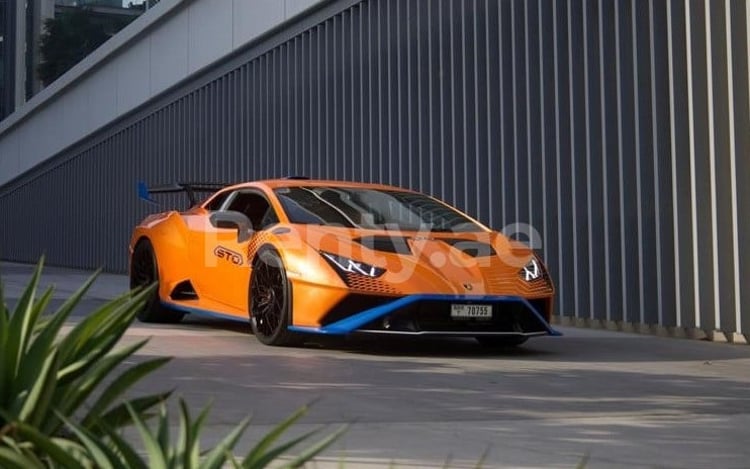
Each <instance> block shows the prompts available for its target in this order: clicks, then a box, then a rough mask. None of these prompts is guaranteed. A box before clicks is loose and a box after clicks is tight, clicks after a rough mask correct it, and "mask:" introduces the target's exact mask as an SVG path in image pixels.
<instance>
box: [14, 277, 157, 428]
mask: <svg viewBox="0 0 750 469" xmlns="http://www.w3.org/2000/svg"><path fill="white" fill-rule="evenodd" d="M41 271H42V262H39V264H38V265H37V267H36V269H35V270H34V273H33V275H32V277H31V281H30V283H29V284H28V286H27V287H26V289H25V291H24V292H23V294H22V295H21V298H20V299H19V300H18V303H17V304H16V306H15V309H14V311H13V312H11V311H10V310H9V309H8V308H7V306H5V301H4V297H3V292H2V288H0V305H1V306H0V351H1V352H2V353H0V434H3V435H8V434H11V435H17V434H18V432H19V431H20V430H21V429H22V428H23V426H22V425H21V424H25V425H28V426H30V427H33V428H34V429H36V431H38V432H39V433H41V434H44V435H47V436H50V437H52V436H56V435H58V434H59V433H60V430H61V428H62V426H63V423H64V419H66V418H71V417H72V416H73V415H76V414H80V415H82V419H81V421H82V424H83V425H84V426H85V427H87V428H90V429H91V431H92V432H94V433H95V434H101V432H102V431H101V429H100V428H99V424H100V423H103V424H106V425H107V426H108V427H111V428H120V427H122V426H123V425H126V424H128V423H130V421H131V416H130V413H129V412H128V406H131V407H132V408H134V409H137V410H138V411H139V412H146V411H148V409H150V408H152V407H154V406H155V405H157V404H158V403H160V402H161V401H163V400H164V399H166V398H167V397H168V396H169V392H165V393H159V394H152V395H147V396H140V397H136V398H132V399H130V400H127V401H124V402H119V400H120V398H122V396H123V395H124V394H125V392H126V391H128V390H129V389H130V388H131V387H132V386H133V385H134V384H135V383H136V382H138V381H139V380H140V379H141V378H142V377H143V376H145V375H146V374H148V373H150V372H151V371H154V370H156V369H158V368H159V367H160V366H162V365H164V364H165V363H167V362H168V361H169V359H168V358H154V359H150V360H146V361H143V362H140V363H138V364H137V365H133V366H130V367H128V368H126V369H125V370H124V371H119V370H116V368H117V367H118V366H119V365H122V364H123V362H124V361H125V360H127V359H128V358H129V357H131V356H132V355H133V354H134V353H135V352H137V351H138V350H139V349H140V348H141V347H143V346H144V345H145V344H146V341H145V340H143V341H140V342H137V343H135V344H132V345H128V346H124V347H119V348H115V347H116V345H117V343H118V341H119V340H120V338H121V337H122V336H123V334H124V333H125V331H126V330H127V328H128V326H129V325H130V324H131V323H132V322H133V320H134V318H135V315H136V313H137V312H138V310H139V309H140V308H141V307H142V306H143V304H144V302H145V301H146V300H147V299H148V296H149V295H150V294H151V293H152V291H153V287H152V288H148V289H144V290H142V291H140V292H136V293H135V294H134V295H131V294H130V293H126V294H124V295H121V296H120V297H118V298H116V299H114V300H112V301H111V302H109V303H107V304H105V305H104V306H102V307H101V308H99V309H98V310H96V311H94V312H93V313H92V314H90V315H89V316H87V317H86V318H85V319H83V320H81V321H80V322H79V323H78V324H77V325H76V326H75V327H73V329H72V330H71V331H70V332H68V333H67V334H65V335H64V336H62V337H60V335H61V334H60V331H61V329H62V326H63V324H64V323H65V321H66V320H67V319H68V317H69V316H70V313H71V312H72V311H73V308H74V307H75V306H76V305H77V304H78V303H79V302H80V300H81V298H82V297H83V295H84V294H85V293H86V291H87V290H88V289H89V288H90V286H91V284H92V283H93V281H94V278H95V276H92V277H91V278H90V279H89V280H88V281H87V282H86V283H85V284H84V285H83V286H82V287H81V288H80V289H79V290H78V291H77V292H76V293H74V294H73V296H71V297H70V298H69V299H68V300H67V301H65V302H64V303H63V304H62V306H60V308H59V309H58V310H57V311H56V312H55V313H54V314H51V315H44V314H43V312H44V311H45V309H46V308H47V306H48V305H49V302H50V300H51V299H52V293H53V290H52V288H48V289H47V290H46V291H45V292H44V294H43V295H42V296H41V297H39V298H38V299H37V298H36V290H37V287H38V284H39V278H40V275H41ZM105 381H107V382H106V383H105ZM95 391H99V392H98V393H97V394H98V395H97V398H96V399H95V400H93V402H88V400H89V399H90V398H91V397H92V396H93V395H94V393H95ZM84 403H88V404H89V407H88V408H87V409H84V408H83V404H84ZM21 433H23V432H22V431H21Z"/></svg>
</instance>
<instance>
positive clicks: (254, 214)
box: [227, 192, 279, 230]
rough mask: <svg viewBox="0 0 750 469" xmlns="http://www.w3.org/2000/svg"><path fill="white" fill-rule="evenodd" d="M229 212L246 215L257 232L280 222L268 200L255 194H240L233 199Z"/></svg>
mask: <svg viewBox="0 0 750 469" xmlns="http://www.w3.org/2000/svg"><path fill="white" fill-rule="evenodd" d="M227 210H234V211H236V212H240V213H244V214H245V216H246V217H247V218H249V219H250V223H252V225H253V228H254V229H256V230H263V229H265V228H267V227H269V226H271V225H273V224H274V223H278V221H279V218H278V217H277V216H276V213H275V212H274V210H273V208H271V205H270V204H269V203H268V201H267V200H266V198H265V197H263V196H262V195H260V194H256V193H254V192H240V193H239V194H237V196H236V197H235V198H234V199H232V202H231V203H230V204H229V207H227Z"/></svg>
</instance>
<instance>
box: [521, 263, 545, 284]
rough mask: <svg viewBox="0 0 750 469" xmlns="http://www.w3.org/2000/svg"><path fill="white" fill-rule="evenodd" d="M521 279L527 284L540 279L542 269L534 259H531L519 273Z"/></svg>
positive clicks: (540, 264) (542, 272)
mask: <svg viewBox="0 0 750 469" xmlns="http://www.w3.org/2000/svg"><path fill="white" fill-rule="evenodd" d="M519 274H520V275H521V277H522V278H523V279H524V280H526V281H527V282H533V281H534V280H536V279H538V278H541V277H542V274H544V268H543V267H542V263H541V262H539V260H538V259H537V258H536V257H532V258H531V260H530V261H529V262H527V263H526V265H525V266H523V268H522V269H521V271H520V272H519Z"/></svg>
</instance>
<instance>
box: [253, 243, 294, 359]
mask: <svg viewBox="0 0 750 469" xmlns="http://www.w3.org/2000/svg"><path fill="white" fill-rule="evenodd" d="M248 305H249V310H250V324H251V325H252V328H253V333H254V334H255V337H256V338H257V339H258V340H259V341H260V342H261V343H263V344H265V345H293V344H296V343H298V342H299V341H300V337H299V335H298V334H295V333H294V332H291V331H289V330H288V329H287V328H288V327H289V325H290V324H291V295H290V288H289V280H288V279H287V277H286V269H284V263H283V262H282V260H281V257H280V256H279V253H278V252H277V251H276V250H275V249H274V248H272V247H270V246H265V247H262V248H261V249H260V250H259V251H258V254H257V255H256V256H255V260H254V261H253V272H252V274H251V277H250V289H249V292H248Z"/></svg>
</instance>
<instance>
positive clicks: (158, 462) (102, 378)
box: [0, 261, 346, 469]
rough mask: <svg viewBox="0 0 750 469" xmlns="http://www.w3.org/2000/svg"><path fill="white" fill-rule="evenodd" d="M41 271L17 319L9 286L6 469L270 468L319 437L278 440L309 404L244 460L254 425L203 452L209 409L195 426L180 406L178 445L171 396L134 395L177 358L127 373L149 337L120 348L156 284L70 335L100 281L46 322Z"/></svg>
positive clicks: (2, 329) (3, 328)
mask: <svg viewBox="0 0 750 469" xmlns="http://www.w3.org/2000/svg"><path fill="white" fill-rule="evenodd" d="M42 265H43V261H40V262H39V264H38V265H37V267H36V269H35V270H34V273H33V275H32V277H31V280H30V282H29V284H28V286H27V287H26V289H25V291H24V292H23V294H22V295H21V298H20V299H19V300H18V302H17V304H16V305H15V308H14V310H13V311H12V312H11V311H10V310H9V309H8V308H7V306H6V305H5V301H4V297H3V291H2V285H1V284H0V467H7V468H11V469H14V468H18V469H36V468H50V467H63V468H73V469H75V468H81V469H83V468H92V467H100V468H111V469H121V468H122V469H125V468H144V469H145V468H152V467H153V468H164V469H181V468H186V469H187V468H205V469H218V468H220V467H223V466H224V465H226V464H228V463H229V464H231V465H232V466H233V467H235V468H248V469H251V468H262V467H266V466H267V465H268V464H270V463H272V462H275V461H277V460H278V458H279V457H281V456H282V455H284V454H286V453H287V452H289V451H291V450H292V449H293V448H295V447H297V446H298V445H300V444H301V443H302V442H304V441H305V440H309V439H310V438H311V437H312V436H313V435H315V434H316V433H318V432H319V431H320V429H317V430H313V431H311V432H307V433H305V434H303V435H301V436H299V437H296V438H293V439H292V440H290V441H287V442H285V443H277V442H278V440H279V439H280V438H281V437H282V436H283V434H284V433H285V432H286V431H287V430H289V429H290V428H291V427H292V426H293V424H294V423H296V422H297V421H298V420H299V419H300V418H301V417H302V416H303V415H304V414H305V413H306V412H307V410H308V409H307V407H303V408H302V409H300V410H298V411H297V412H295V413H294V414H293V415H292V416H290V417H289V418H288V419H286V420H285V421H284V422H282V423H280V424H279V425H278V426H277V427H276V428H274V429H273V430H272V431H271V432H269V433H268V434H267V435H265V436H264V437H263V438H262V439H261V440H260V441H259V442H258V443H257V444H256V445H255V446H254V447H253V448H252V449H251V450H250V451H249V452H248V453H247V455H245V456H244V457H243V458H241V459H239V460H238V459H237V458H236V457H235V456H234V455H233V454H232V451H233V449H234V447H235V445H236V444H237V442H238V441H239V439H240V437H241V436H242V434H243V433H244V431H245V429H246V428H247V426H248V424H249V419H245V420H243V421H242V422H240V423H239V424H238V425H237V426H236V427H235V428H234V429H233V430H232V431H231V432H230V433H229V434H227V435H226V436H225V437H224V439H223V440H221V441H220V442H219V443H218V444H217V445H216V446H214V447H213V448H210V449H208V450H207V451H205V452H204V451H203V450H202V448H201V441H200V439H201V438H200V437H201V432H202V430H203V428H204V424H205V421H206V418H207V416H208V410H209V408H208V407H206V408H204V409H203V410H202V411H201V412H200V413H199V415H198V417H197V418H195V419H193V418H192V416H191V414H190V410H189V408H188V406H187V405H186V404H185V402H184V401H182V400H180V401H179V433H178V435H177V438H176V440H175V439H173V438H171V437H170V430H169V428H170V427H169V422H170V419H169V413H168V411H167V407H166V403H165V401H166V399H167V398H168V397H169V395H170V392H163V393H158V394H152V395H146V396H138V397H134V398H126V397H125V395H126V394H127V392H128V391H130V390H131V389H132V387H133V385H134V384H136V383H137V382H139V381H140V380H142V379H143V378H144V377H146V376H147V375H149V374H150V373H152V372H153V371H155V370H157V369H158V368H159V367H161V366H163V365H164V364H165V363H167V362H168V361H169V359H168V358H154V359H149V360H145V361H140V362H139V363H137V364H135V365H131V366H129V367H125V366H124V361H125V360H127V359H128V358H129V357H132V356H133V354H135V353H136V352H137V351H138V350H139V349H141V348H142V347H143V346H144V345H145V344H146V342H147V340H144V341H140V342H137V343H134V344H132V345H126V346H123V347H117V348H116V346H117V343H118V342H119V340H120V339H121V338H122V336H123V335H124V333H125V331H126V330H127V328H128V327H129V326H130V324H131V323H132V322H133V320H134V319H135V317H136V315H137V313H138V311H139V310H140V309H141V308H142V307H143V306H144V304H145V302H146V301H147V299H148V298H149V296H150V295H151V294H153V289H154V288H155V286H151V287H150V288H146V289H142V290H136V291H134V292H132V293H128V294H125V295H122V296H120V297H118V298H116V299H114V300H112V301H111V302H109V303H107V304H105V305H104V306H102V307H101V308H99V309H98V310H96V311H94V312H93V313H92V314H90V315H89V316H87V317H86V318H85V319H83V320H81V321H80V322H79V323H78V324H77V325H75V326H74V327H73V328H72V329H71V330H70V331H69V332H67V333H66V334H62V333H61V332H62V328H63V325H64V323H65V322H66V320H67V319H68V317H69V316H70V314H71V312H72V311H73V309H74V308H75V307H76V305H78V303H79V302H80V300H81V298H82V297H83V296H84V294H85V293H86V291H87V290H88V289H89V288H90V286H91V284H92V283H93V281H94V279H95V277H96V274H95V275H94V276H92V277H91V278H90V279H89V280H88V281H87V282H86V283H85V284H84V285H83V286H82V287H81V288H80V289H79V290H78V291H77V292H76V293H74V294H73V295H72V296H71V297H70V298H69V299H68V300H67V301H65V302H64V303H63V304H62V306H60V308H58V309H57V311H56V312H54V313H53V314H49V315H45V314H44V312H45V310H46V309H47V308H48V306H49V304H50V300H51V299H52V293H53V290H52V289H51V288H49V289H47V290H46V291H45V292H44V293H43V294H42V296H41V297H39V298H37V297H36V291H37V287H38V285H39V279H40V276H41V272H42ZM157 406H158V413H157V414H156V424H155V426H154V427H150V426H149V425H148V419H149V418H151V417H153V416H154V415H153V410H154V409H155V408H157ZM126 427H134V428H135V429H136V430H137V434H138V435H139V436H140V443H141V444H140V445H135V444H133V443H131V442H129V441H128V440H127V439H125V438H124V437H123V436H122V431H123V429H124V428H126ZM345 430H346V427H345V426H344V427H341V428H340V429H338V430H337V431H335V432H333V433H330V434H329V435H327V436H325V437H323V438H322V439H320V440H319V441H318V442H316V443H314V444H312V446H310V447H308V448H306V449H304V450H303V451H302V452H301V453H300V454H299V455H298V456H296V457H294V458H292V459H290V460H289V461H288V462H286V464H285V465H284V466H283V467H299V466H301V465H302V464H304V463H305V462H306V461H309V460H310V459H312V458H314V457H315V456H316V455H317V454H319V453H320V452H321V451H323V450H324V449H326V448H327V447H328V446H330V445H331V444H332V443H333V442H334V441H335V440H336V439H337V438H338V437H339V436H340V435H341V434H342V433H343V432H344V431H345Z"/></svg>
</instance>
